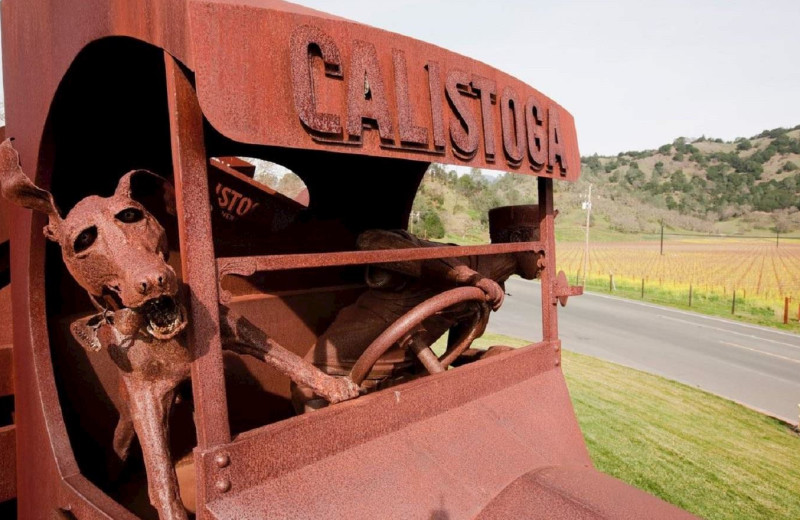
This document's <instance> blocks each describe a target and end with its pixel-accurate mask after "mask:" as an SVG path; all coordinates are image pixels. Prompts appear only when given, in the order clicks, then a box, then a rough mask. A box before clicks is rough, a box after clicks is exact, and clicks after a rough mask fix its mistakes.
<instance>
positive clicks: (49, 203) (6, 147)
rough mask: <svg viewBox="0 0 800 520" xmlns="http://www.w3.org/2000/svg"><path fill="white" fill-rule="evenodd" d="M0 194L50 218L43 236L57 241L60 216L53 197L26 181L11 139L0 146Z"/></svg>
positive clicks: (26, 178)
mask: <svg viewBox="0 0 800 520" xmlns="http://www.w3.org/2000/svg"><path fill="white" fill-rule="evenodd" d="M0 193H2V195H3V198H5V199H7V200H9V201H11V202H13V203H15V204H19V205H20V206H23V207H25V208H29V209H32V210H35V211H39V212H41V213H44V214H45V215H47V216H48V217H50V219H49V223H48V225H47V227H45V229H44V231H45V236H46V237H47V238H49V239H50V240H57V239H56V235H57V233H58V231H57V230H58V226H59V224H60V223H61V214H60V213H59V211H58V206H56V203H55V200H54V199H53V195H52V194H51V193H50V192H49V191H45V190H43V189H41V188H39V187H38V186H36V185H35V184H34V183H32V182H31V181H30V179H28V177H27V176H26V175H25V173H24V172H23V171H22V167H21V166H20V164H19V154H18V153H17V151H16V150H15V149H14V147H13V146H12V145H11V139H6V140H5V141H3V143H2V144H0Z"/></svg>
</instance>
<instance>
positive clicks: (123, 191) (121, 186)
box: [114, 170, 176, 216]
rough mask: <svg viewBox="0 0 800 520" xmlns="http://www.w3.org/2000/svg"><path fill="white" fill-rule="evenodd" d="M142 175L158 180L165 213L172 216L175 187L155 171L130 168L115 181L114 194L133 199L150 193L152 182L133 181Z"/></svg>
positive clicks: (173, 212)
mask: <svg viewBox="0 0 800 520" xmlns="http://www.w3.org/2000/svg"><path fill="white" fill-rule="evenodd" d="M142 177H146V178H149V179H150V180H156V181H158V182H157V184H158V185H159V187H160V189H161V191H162V194H163V197H164V206H165V209H166V210H167V213H169V214H170V215H173V216H174V215H175V214H176V212H175V188H174V187H173V186H172V183H171V182H169V181H168V180H167V179H165V178H164V177H162V176H161V175H158V174H157V173H153V172H151V171H150V170H131V171H129V172H128V173H126V174H125V175H123V176H122V178H121V179H120V180H119V182H118V183H117V189H116V191H114V195H115V196H118V197H127V198H129V199H134V200H138V199H140V198H142V197H147V196H148V195H151V194H152V192H153V189H152V185H153V183H144V182H143V183H139V182H136V181H135V179H139V178H142ZM148 188H149V189H148Z"/></svg>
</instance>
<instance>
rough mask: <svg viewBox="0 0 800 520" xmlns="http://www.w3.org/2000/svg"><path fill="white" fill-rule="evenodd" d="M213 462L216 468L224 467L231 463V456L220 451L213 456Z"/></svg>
mask: <svg viewBox="0 0 800 520" xmlns="http://www.w3.org/2000/svg"><path fill="white" fill-rule="evenodd" d="M214 462H215V463H216V464H217V467H218V468H226V467H228V464H230V463H231V458H230V457H229V456H228V455H225V454H224V453H220V454H218V455H217V456H216V457H214Z"/></svg>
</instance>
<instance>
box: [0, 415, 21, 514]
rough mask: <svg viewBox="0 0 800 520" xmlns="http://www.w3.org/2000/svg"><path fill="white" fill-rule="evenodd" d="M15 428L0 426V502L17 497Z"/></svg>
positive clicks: (12, 426)
mask: <svg viewBox="0 0 800 520" xmlns="http://www.w3.org/2000/svg"><path fill="white" fill-rule="evenodd" d="M16 438H17V432H16V427H15V426H14V425H13V424H12V425H10V426H0V468H2V469H0V502H4V501H6V500H9V499H12V498H14V497H15V496H17V460H16V452H17V449H16V447H17V442H16Z"/></svg>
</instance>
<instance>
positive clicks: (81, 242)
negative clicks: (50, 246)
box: [72, 226, 97, 253]
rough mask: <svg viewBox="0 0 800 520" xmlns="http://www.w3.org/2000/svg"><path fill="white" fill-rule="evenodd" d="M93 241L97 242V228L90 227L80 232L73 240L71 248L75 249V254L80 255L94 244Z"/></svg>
mask: <svg viewBox="0 0 800 520" xmlns="http://www.w3.org/2000/svg"><path fill="white" fill-rule="evenodd" d="M95 240H97V228H96V227H94V226H92V227H90V228H86V229H84V230H83V231H81V234H80V235H78V238H76V239H75V243H74V244H73V245H72V247H73V249H75V252H76V253H80V252H81V251H83V250H84V249H87V248H88V247H89V246H91V245H92V244H94V241H95Z"/></svg>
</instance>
